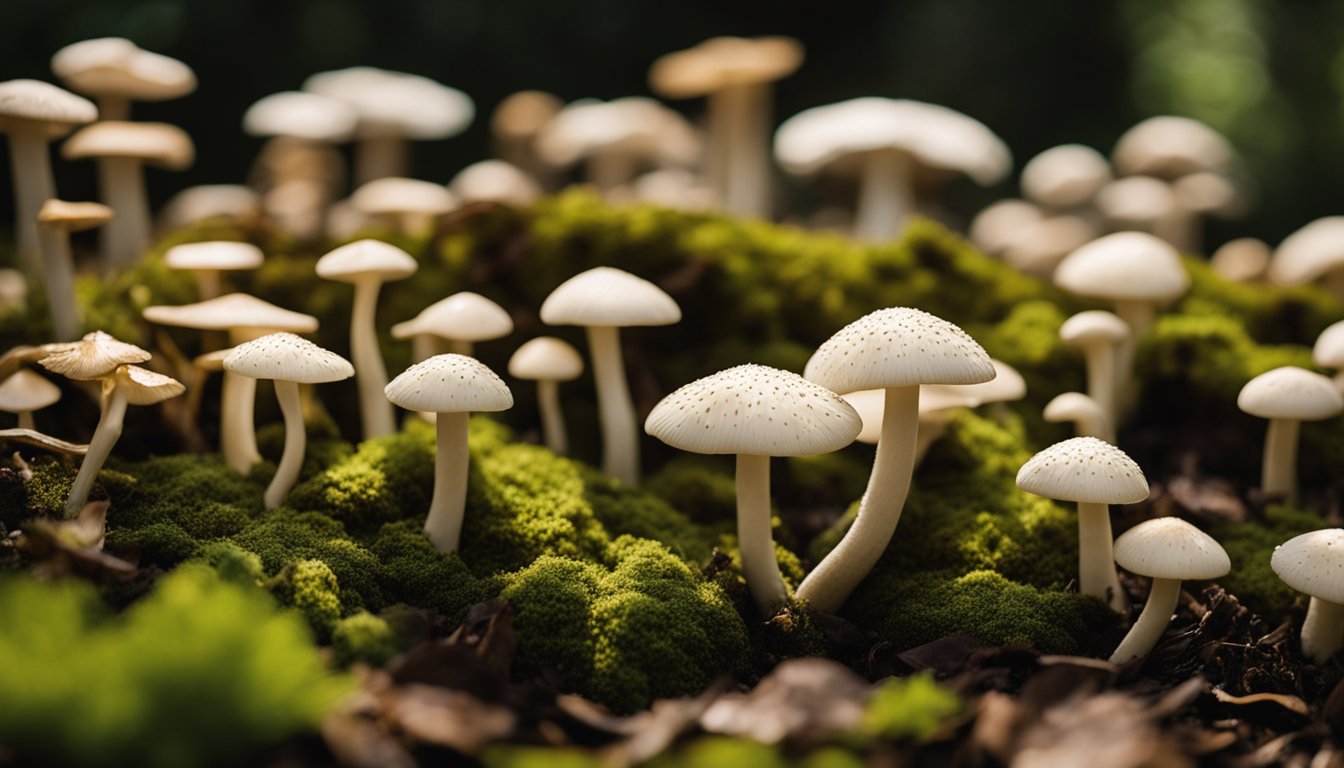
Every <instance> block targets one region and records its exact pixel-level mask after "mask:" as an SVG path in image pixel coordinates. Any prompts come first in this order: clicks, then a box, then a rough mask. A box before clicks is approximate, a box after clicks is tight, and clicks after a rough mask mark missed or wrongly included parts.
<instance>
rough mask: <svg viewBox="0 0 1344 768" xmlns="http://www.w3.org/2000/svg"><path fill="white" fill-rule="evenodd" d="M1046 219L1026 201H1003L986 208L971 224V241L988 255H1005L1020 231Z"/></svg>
mask: <svg viewBox="0 0 1344 768" xmlns="http://www.w3.org/2000/svg"><path fill="white" fill-rule="evenodd" d="M1043 218H1045V214H1043V213H1042V212H1041V209H1040V208H1038V207H1036V205H1035V204H1034V203H1029V202H1027V201H1026V200H1000V201H999V202H997V203H994V204H993V205H990V206H988V207H986V208H985V209H984V210H982V211H980V213H977V214H976V215H975V218H974V219H973V220H972V221H971V231H970V235H971V242H973V243H975V244H976V245H978V246H980V247H981V248H982V249H984V250H985V251H986V252H988V253H991V254H994V253H1002V252H1003V251H1005V250H1007V249H1008V248H1009V246H1011V245H1013V243H1014V242H1015V241H1017V240H1018V238H1019V237H1020V236H1021V232H1022V230H1023V229H1024V228H1025V227H1028V226H1030V225H1032V224H1035V223H1036V222H1039V221H1041V220H1042V219H1043Z"/></svg>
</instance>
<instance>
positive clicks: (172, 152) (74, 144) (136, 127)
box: [61, 120, 196, 171]
mask: <svg viewBox="0 0 1344 768" xmlns="http://www.w3.org/2000/svg"><path fill="white" fill-rule="evenodd" d="M61 157H64V158H65V159H67V160H79V159H82V158H89V157H129V158H134V159H137V160H142V161H144V162H146V163H153V164H154V165H158V166H161V167H163V168H168V169H170V170H175V171H176V170H182V169H184V168H188V167H190V166H191V164H192V163H193V162H195V161H196V147H195V145H193V144H192V143H191V137H190V136H188V135H187V133H186V131H184V130H182V129H181V128H178V127H177V126H175V125H168V124H167V123H132V122H127V121H122V120H104V121H102V122H99V123H94V124H93V125H90V126H88V127H87V128H81V129H79V132H77V133H76V134H75V135H74V136H71V137H70V138H69V139H66V141H65V143H64V144H62V145H61Z"/></svg>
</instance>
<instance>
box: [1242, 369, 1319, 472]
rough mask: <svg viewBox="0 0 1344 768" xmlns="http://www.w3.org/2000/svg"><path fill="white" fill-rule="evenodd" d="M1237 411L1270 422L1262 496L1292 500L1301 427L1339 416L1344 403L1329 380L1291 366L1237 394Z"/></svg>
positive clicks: (1265, 375)
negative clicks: (1267, 495) (1268, 495)
mask: <svg viewBox="0 0 1344 768" xmlns="http://www.w3.org/2000/svg"><path fill="white" fill-rule="evenodd" d="M1237 407H1238V408H1240V409H1241V410H1242V411H1245V412H1246V413H1249V414H1251V415H1252V416H1259V417H1260V418H1262V419H1269V430H1268V431H1267V432H1266V433H1265V454H1264V463H1263V465H1262V471H1261V476H1260V490H1261V491H1263V492H1265V493H1266V494H1270V495H1282V496H1287V497H1289V498H1292V497H1293V496H1295V495H1296V494H1297V436H1298V432H1299V430H1300V428H1301V425H1302V422H1304V421H1320V420H1321V419H1328V418H1330V417H1331V416H1336V415H1338V414H1339V412H1340V411H1341V410H1344V399H1341V397H1340V393H1339V390H1337V389H1335V385H1334V384H1333V383H1332V382H1331V381H1330V380H1329V379H1327V378H1326V377H1324V376H1322V375H1320V374H1319V373H1313V372H1311V371H1308V370H1306V369H1304V368H1296V367H1293V366H1290V365H1287V366H1283V367H1281V368H1275V369H1274V370H1272V371H1266V372H1265V373H1262V374H1260V375H1259V376H1256V377H1255V378H1253V379H1251V380H1250V381H1248V382H1246V385H1245V386H1244V387H1242V388H1241V392H1240V393H1238V394H1237Z"/></svg>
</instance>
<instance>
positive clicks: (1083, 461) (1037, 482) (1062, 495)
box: [1017, 437, 1148, 504]
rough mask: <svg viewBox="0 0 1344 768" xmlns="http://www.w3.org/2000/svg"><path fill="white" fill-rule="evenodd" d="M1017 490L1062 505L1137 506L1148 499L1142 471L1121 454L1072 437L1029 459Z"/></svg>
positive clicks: (1105, 445) (1019, 473)
mask: <svg viewBox="0 0 1344 768" xmlns="http://www.w3.org/2000/svg"><path fill="white" fill-rule="evenodd" d="M1017 487H1018V488H1021V489H1022V490H1024V491H1026V492H1027V493H1034V494H1036V495H1037V496H1044V497H1046V498H1048V499H1059V500H1061V501H1083V502H1088V503H1092V504H1136V503H1138V502H1140V501H1143V500H1144V499H1146V498H1148V481H1147V480H1146V479H1144V477H1143V470H1141V469H1139V465H1138V464H1135V463H1134V460H1133V459H1131V458H1129V455H1128V454H1126V453H1125V452H1124V451H1122V450H1120V449H1119V448H1116V447H1115V446H1114V445H1111V444H1110V443H1108V442H1105V441H1104V440H1098V439H1097V438H1095V437H1075V438H1072V439H1069V440H1065V441H1063V442H1061V443H1055V444H1054V445H1052V446H1050V447H1049V448H1046V449H1045V450H1043V451H1041V452H1040V453H1038V454H1036V455H1035V456H1032V457H1031V458H1030V459H1028V460H1027V463H1026V464H1023V465H1022V468H1021V469H1019V470H1018V471H1017Z"/></svg>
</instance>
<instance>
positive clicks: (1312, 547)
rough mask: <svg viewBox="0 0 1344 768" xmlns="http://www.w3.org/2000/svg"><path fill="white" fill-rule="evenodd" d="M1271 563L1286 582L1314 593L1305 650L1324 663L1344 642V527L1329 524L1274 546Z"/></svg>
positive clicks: (1304, 634)
mask: <svg viewBox="0 0 1344 768" xmlns="http://www.w3.org/2000/svg"><path fill="white" fill-rule="evenodd" d="M1269 565H1270V567H1271V568H1273V569H1274V573H1277V574H1278V575H1279V578H1280V579H1282V580H1283V583H1284V584H1287V585H1288V586H1290V587H1292V588H1293V589H1296V590H1297V591H1299V592H1306V593H1307V594H1308V595H1310V596H1311V603H1310V604H1309V605H1308V606H1307V618H1306V620H1305V621H1303V622H1302V653H1303V654H1305V655H1306V656H1307V657H1309V658H1310V659H1311V660H1312V661H1315V662H1316V663H1317V664H1324V663H1325V662H1327V661H1329V660H1330V657H1331V656H1334V655H1335V652H1336V651H1338V650H1339V649H1340V646H1344V577H1341V574H1342V573H1344V530H1341V529H1339V528H1327V529H1325V530H1320V531H1312V532H1311V533H1304V534H1302V535H1301V536H1296V537H1294V538H1291V539H1289V540H1288V541H1286V542H1284V543H1283V544H1280V545H1279V546H1277V547H1275V548H1274V555H1273V557H1271V558H1270V561H1269Z"/></svg>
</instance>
